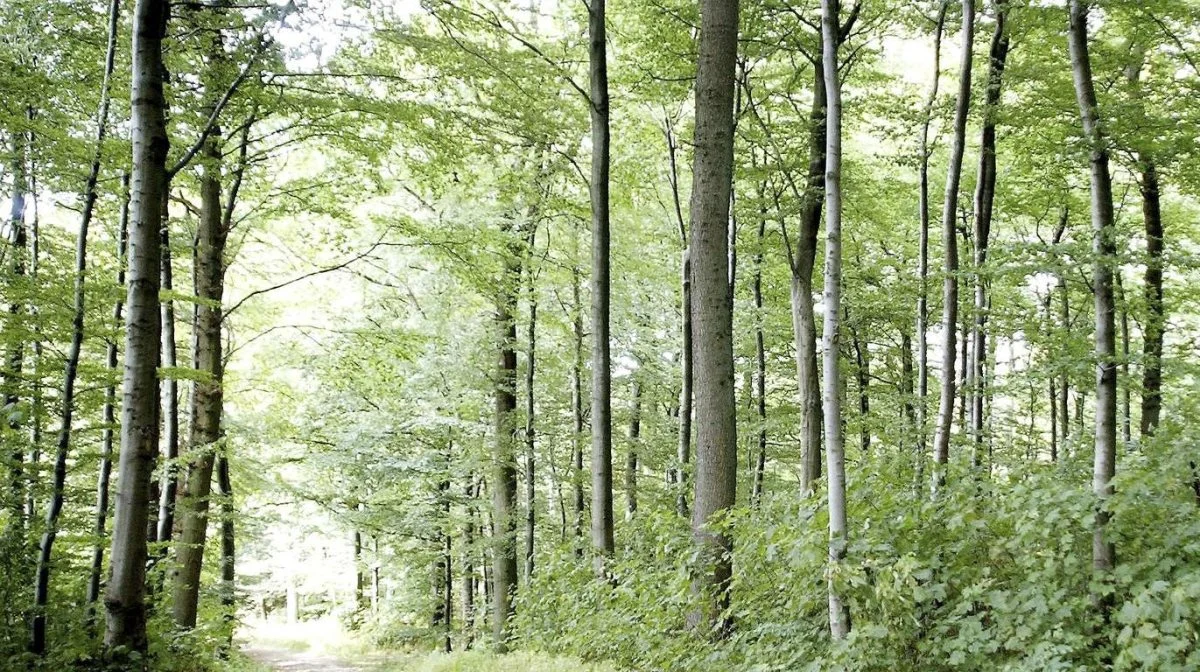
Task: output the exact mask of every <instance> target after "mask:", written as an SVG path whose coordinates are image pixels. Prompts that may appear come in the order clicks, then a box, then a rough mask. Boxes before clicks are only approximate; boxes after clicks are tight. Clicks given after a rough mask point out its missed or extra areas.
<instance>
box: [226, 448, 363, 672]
mask: <svg viewBox="0 0 1200 672" xmlns="http://www.w3.org/2000/svg"><path fill="white" fill-rule="evenodd" d="M216 470H217V488H218V489H219V490H220V492H221V590H220V595H221V608H222V610H223V612H222V614H221V619H222V621H223V622H224V623H225V627H226V628H227V630H228V632H227V633H226V635H227V640H226V641H225V643H224V650H225V651H228V649H230V648H232V645H233V630H234V621H235V620H236V619H237V582H236V579H237V565H236V564H235V560H236V552H237V536H236V534H235V533H236V530H235V528H234V520H233V518H234V515H235V514H236V507H235V506H234V503H233V481H232V480H231V478H230V476H229V457H228V456H227V455H226V454H225V453H224V452H222V453H221V454H220V455H218V456H217V464H216ZM359 593H360V596H359V599H360V601H361V590H360V591H359Z"/></svg>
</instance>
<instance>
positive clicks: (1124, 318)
mask: <svg viewBox="0 0 1200 672" xmlns="http://www.w3.org/2000/svg"><path fill="white" fill-rule="evenodd" d="M1113 284H1114V286H1115V288H1116V293H1117V296H1116V301H1117V304H1118V305H1119V306H1120V307H1121V380H1123V381H1124V385H1122V387H1121V445H1122V446H1123V447H1124V448H1125V450H1126V451H1129V450H1132V449H1133V391H1132V390H1131V389H1130V384H1129V383H1130V378H1129V302H1128V301H1126V297H1125V283H1124V282H1122V281H1121V270H1120V267H1119V266H1118V267H1117V269H1116V271H1115V272H1114V273H1113Z"/></svg>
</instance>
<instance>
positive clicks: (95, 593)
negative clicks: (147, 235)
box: [87, 173, 129, 629]
mask: <svg viewBox="0 0 1200 672" xmlns="http://www.w3.org/2000/svg"><path fill="white" fill-rule="evenodd" d="M121 191H122V194H123V196H122V199H121V218H120V231H119V232H118V233H117V286H119V287H124V286H125V248H126V244H127V239H128V236H129V173H123V174H122V175H121ZM124 305H125V304H124V302H123V301H121V300H120V299H118V300H117V302H116V304H115V305H114V306H113V325H114V327H115V326H117V325H119V324H120V323H121V313H122V312H123V309H124ZM106 350H107V362H108V374H109V376H110V377H112V376H115V375H116V370H117V356H118V354H119V353H118V350H117V342H116V340H109V341H108V343H107V347H106ZM116 407H117V391H116V388H115V386H114V385H112V384H111V383H110V384H109V385H108V386H106V387H105V388H104V431H103V434H102V435H101V438H100V467H99V470H98V475H97V477H96V510H95V515H94V518H93V520H94V521H95V522H94V523H93V527H92V530H93V532H95V534H96V542H95V545H93V546H92V566H91V573H90V575H89V576H88V588H87V603H88V623H89V629H90V628H91V627H92V626H94V624H95V621H94V619H95V616H96V602H97V601H99V599H100V574H101V571H102V569H103V567H104V536H105V528H106V527H107V520H108V485H109V479H110V476H111V474H112V457H113V435H114V433H115V431H116V427H117V420H116Z"/></svg>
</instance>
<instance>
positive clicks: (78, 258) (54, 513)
mask: <svg viewBox="0 0 1200 672" xmlns="http://www.w3.org/2000/svg"><path fill="white" fill-rule="evenodd" d="M119 22H120V0H111V2H110V3H109V6H108V46H107V48H106V50H105V57H104V76H103V79H102V80H101V83H100V105H99V109H98V110H97V112H96V139H95V147H94V149H93V151H92V160H91V164H90V165H89V166H88V175H87V179H86V181H85V182H84V187H83V212H82V214H81V215H80V217H79V233H78V235H77V237H76V240H75V291H74V302H73V303H74V306H73V313H72V316H71V345H70V347H69V349H68V350H67V361H66V365H65V367H64V371H63V387H62V398H61V399H60V403H61V404H62V411H61V414H60V416H59V427H58V440H57V442H56V445H55V457H54V482H53V485H52V493H51V496H50V505H49V506H48V507H46V524H45V527H44V529H43V531H42V538H41V543H40V544H39V545H38V558H37V573H36V580H35V582H34V588H33V619H32V632H31V635H30V642H29V650H30V651H31V652H32V653H35V654H37V655H42V654H44V653H45V652H46V600H47V598H48V597H49V594H50V561H51V557H52V552H53V549H54V540H55V539H56V538H57V536H58V518H59V515H61V513H62V508H63V500H64V494H63V493H64V490H65V487H66V483H67V458H68V455H69V453H70V448H71V423H72V421H73V419H74V417H75V380H76V377H77V375H78V373H79V358H80V354H81V352H82V350H83V336H84V318H85V316H86V313H87V244H88V229H89V228H90V227H91V224H92V215H93V214H94V213H95V210H96V197H97V193H96V185H97V183H98V182H99V179H100V162H101V160H102V158H103V149H104V138H105V136H106V135H107V134H108V110H109V101H110V98H109V91H110V82H111V81H112V73H113V65H114V63H115V61H116V53H117V26H118V24H119ZM101 531H102V530H101Z"/></svg>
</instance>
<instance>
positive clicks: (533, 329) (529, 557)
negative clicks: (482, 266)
mask: <svg viewBox="0 0 1200 672" xmlns="http://www.w3.org/2000/svg"><path fill="white" fill-rule="evenodd" d="M536 236H537V227H536V225H535V224H534V223H533V222H530V223H529V231H528V236H527V238H526V241H525V243H526V246H527V248H528V249H527V250H526V257H525V258H526V260H527V263H526V267H525V273H526V286H525V291H526V299H527V300H528V302H529V324H528V325H526V331H525V334H526V346H527V350H526V353H525V356H526V360H525V583H526V584H527V585H528V583H529V582H530V580H531V579H533V537H534V527H535V525H536V523H537V480H536V478H535V476H536V473H535V471H534V469H535V466H536V464H535V463H536V460H537V457H536V454H535V452H534V451H535V449H536V447H537V443H536V442H537V435H536V429H535V427H534V411H535V405H534V389H533V383H534V372H535V366H536V362H537V308H538V307H537V293H536V291H535V290H536V288H535V287H534V272H533V264H532V259H533V249H534V245H535V244H536V242H537V239H536Z"/></svg>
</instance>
